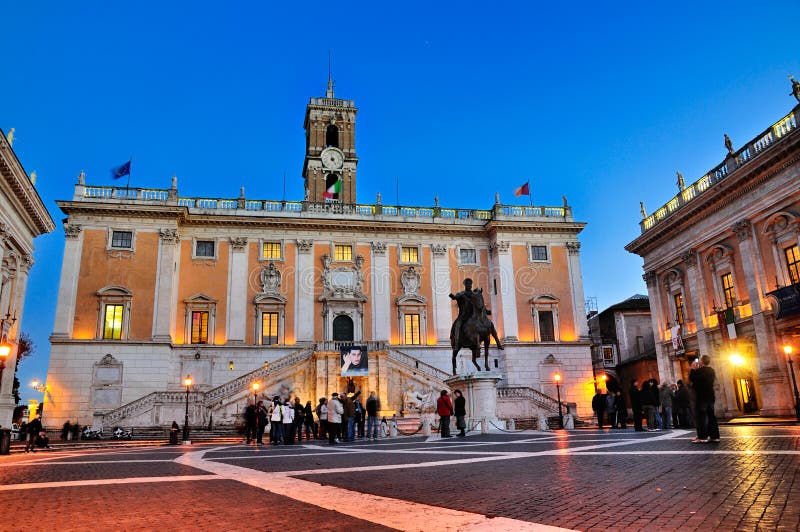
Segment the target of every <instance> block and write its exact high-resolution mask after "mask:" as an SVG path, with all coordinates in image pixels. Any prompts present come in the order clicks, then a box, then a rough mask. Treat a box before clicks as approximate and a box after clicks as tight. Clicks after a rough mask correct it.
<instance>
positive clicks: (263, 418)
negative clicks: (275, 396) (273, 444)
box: [255, 401, 269, 445]
mask: <svg viewBox="0 0 800 532" xmlns="http://www.w3.org/2000/svg"><path fill="white" fill-rule="evenodd" d="M268 419H269V413H268V412H267V409H266V408H265V407H264V401H259V402H258V404H256V434H255V436H256V445H263V444H264V429H266V428H267V420H268Z"/></svg>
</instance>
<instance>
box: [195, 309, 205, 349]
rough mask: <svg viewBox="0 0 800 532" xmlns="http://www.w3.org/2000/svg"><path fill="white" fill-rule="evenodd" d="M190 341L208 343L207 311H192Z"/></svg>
mask: <svg viewBox="0 0 800 532" xmlns="http://www.w3.org/2000/svg"><path fill="white" fill-rule="evenodd" d="M192 343H193V344H207V343H208V312H205V311H195V312H192Z"/></svg>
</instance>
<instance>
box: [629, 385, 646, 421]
mask: <svg viewBox="0 0 800 532" xmlns="http://www.w3.org/2000/svg"><path fill="white" fill-rule="evenodd" d="M628 397H629V398H630V400H631V410H633V428H634V430H636V432H643V431H644V428H642V414H643V412H642V392H641V391H640V390H639V381H637V380H636V379H633V382H632V383H631V388H630V390H628Z"/></svg>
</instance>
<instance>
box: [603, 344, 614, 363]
mask: <svg viewBox="0 0 800 532" xmlns="http://www.w3.org/2000/svg"><path fill="white" fill-rule="evenodd" d="M603 364H604V365H606V366H609V365H610V366H613V365H614V348H613V347H606V346H603Z"/></svg>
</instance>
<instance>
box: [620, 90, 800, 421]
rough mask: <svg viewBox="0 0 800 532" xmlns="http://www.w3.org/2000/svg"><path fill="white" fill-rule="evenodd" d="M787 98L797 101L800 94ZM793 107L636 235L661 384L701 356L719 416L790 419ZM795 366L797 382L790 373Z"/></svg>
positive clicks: (796, 147) (796, 316)
mask: <svg viewBox="0 0 800 532" xmlns="http://www.w3.org/2000/svg"><path fill="white" fill-rule="evenodd" d="M795 95H796V96H797V97H798V100H800V91H796V93H795ZM798 118H800V105H798V106H795V107H794V108H793V109H792V110H791V111H790V112H789V113H788V114H787V115H786V116H784V117H782V118H781V119H780V120H778V121H777V122H776V123H774V124H773V125H771V126H770V127H769V128H768V129H766V131H763V132H762V133H760V134H759V135H757V136H756V137H755V138H753V139H752V140H750V141H748V142H746V143H745V144H744V145H743V146H742V147H741V148H739V149H734V146H733V143H732V142H731V141H730V139H728V138H727V136H726V137H725V141H726V142H725V145H726V148H727V151H728V153H727V154H726V156H725V159H724V160H723V162H722V163H721V164H719V165H718V166H716V167H715V168H713V169H712V170H711V171H709V172H708V173H707V174H705V175H704V176H703V177H701V178H700V179H699V180H697V181H695V182H694V183H691V184H690V185H688V186H684V184H683V179H682V176H680V175H679V182H678V185H679V191H678V194H677V195H676V196H675V197H673V198H672V199H671V200H670V201H669V202H667V203H666V204H665V205H664V206H662V207H660V208H659V209H658V210H656V211H655V213H653V214H651V215H650V216H646V213H644V212H643V215H644V216H643V219H642V221H641V223H640V226H641V235H640V236H639V237H638V238H636V239H635V240H634V241H633V242H631V243H630V244H628V246H627V247H626V249H627V250H628V251H630V252H632V253H636V254H637V255H640V256H642V258H643V259H644V270H645V273H644V279H645V281H646V283H647V288H648V294H649V298H650V306H651V309H652V320H653V333H654V335H655V339H656V351H657V359H658V367H659V373H660V376H661V380H662V382H675V381H676V380H677V379H683V380H684V381H686V379H687V376H688V369H689V368H688V364H689V362H690V361H691V360H692V359H693V358H694V357H696V356H701V355H705V354H707V355H710V356H711V357H712V366H713V367H714V368H715V370H716V373H717V379H718V383H717V403H716V406H717V410H718V411H719V413H720V414H721V415H723V416H725V417H732V416H737V415H741V414H758V413H760V414H761V415H765V416H770V415H788V414H791V413H793V404H794V402H793V397H792V392H791V390H792V388H791V382H790V367H791V366H790V365H789V364H788V359H787V357H786V355H785V354H784V349H783V348H784V346H789V347H792V348H793V350H794V352H795V353H797V351H798V349H800V275H799V273H800V252H798V244H800V131H798V128H797V122H798ZM797 370H798V368H797V365H795V371H797Z"/></svg>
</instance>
